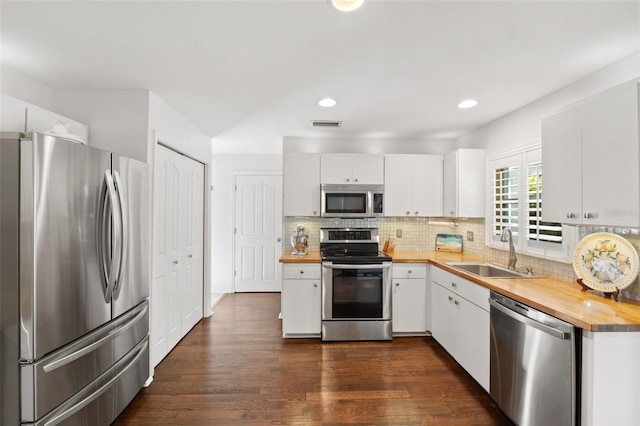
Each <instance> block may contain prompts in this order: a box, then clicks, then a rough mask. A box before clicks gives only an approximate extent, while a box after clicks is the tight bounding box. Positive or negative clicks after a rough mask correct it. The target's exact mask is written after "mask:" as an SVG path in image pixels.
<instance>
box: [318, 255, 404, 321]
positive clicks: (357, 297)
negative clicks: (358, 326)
mask: <svg viewBox="0 0 640 426" xmlns="http://www.w3.org/2000/svg"><path fill="white" fill-rule="evenodd" d="M391 265H392V263H391V262H383V263H378V264H366V265H360V264H355V265H354V264H334V263H332V262H323V263H322V268H323V269H322V320H323V321H332V320H335V321H345V320H347V321H348V320H353V321H356V320H360V321H363V320H365V321H366V320H371V321H380V320H391V274H390V271H391Z"/></svg>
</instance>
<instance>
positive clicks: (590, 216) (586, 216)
mask: <svg viewBox="0 0 640 426" xmlns="http://www.w3.org/2000/svg"><path fill="white" fill-rule="evenodd" d="M597 217H598V214H597V213H585V214H584V218H585V219H596V218H597Z"/></svg>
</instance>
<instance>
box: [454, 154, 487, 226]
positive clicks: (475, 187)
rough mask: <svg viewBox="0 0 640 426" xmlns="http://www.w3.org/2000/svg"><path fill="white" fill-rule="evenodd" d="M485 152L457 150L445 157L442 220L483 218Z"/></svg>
mask: <svg viewBox="0 0 640 426" xmlns="http://www.w3.org/2000/svg"><path fill="white" fill-rule="evenodd" d="M484 162H485V159H484V150H482V149H458V150H456V151H453V152H450V153H448V154H447V155H445V157H444V200H443V203H444V209H443V210H444V216H446V217H484V214H485V211H484V202H485V200H484V186H485V182H486V177H485V174H484Z"/></svg>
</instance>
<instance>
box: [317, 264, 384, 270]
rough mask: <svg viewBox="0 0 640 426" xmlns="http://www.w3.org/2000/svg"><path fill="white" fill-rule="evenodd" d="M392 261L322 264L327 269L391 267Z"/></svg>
mask: <svg viewBox="0 0 640 426" xmlns="http://www.w3.org/2000/svg"><path fill="white" fill-rule="evenodd" d="M391 265H392V263H376V264H368V265H344V264H339V265H334V264H330V265H327V264H324V263H323V264H322V267H323V268H327V269H389V268H391Z"/></svg>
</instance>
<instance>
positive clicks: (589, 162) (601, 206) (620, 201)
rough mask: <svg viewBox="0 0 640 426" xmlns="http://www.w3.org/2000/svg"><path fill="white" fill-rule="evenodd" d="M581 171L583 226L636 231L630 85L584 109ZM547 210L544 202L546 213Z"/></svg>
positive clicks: (634, 115) (634, 94)
mask: <svg viewBox="0 0 640 426" xmlns="http://www.w3.org/2000/svg"><path fill="white" fill-rule="evenodd" d="M565 159H567V158H565ZM544 167H545V180H546V178H547V177H546V165H545V166H544ZM582 167H583V169H582V188H583V190H582V197H583V198H582V213H583V216H582V223H584V224H598V225H618V226H638V225H639V223H640V220H639V215H640V213H639V212H638V206H639V205H640V203H639V196H640V194H639V193H640V191H639V182H640V179H639V176H638V169H639V164H638V86H637V84H636V83H635V82H633V83H628V84H624V85H622V86H619V87H616V88H614V89H612V90H610V91H608V92H606V93H604V94H602V95H598V96H597V97H596V98H594V99H593V100H592V101H589V102H588V103H586V104H585V107H584V119H583V123H582ZM545 201H546V196H545ZM546 205H547V204H546V202H545V208H546Z"/></svg>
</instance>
